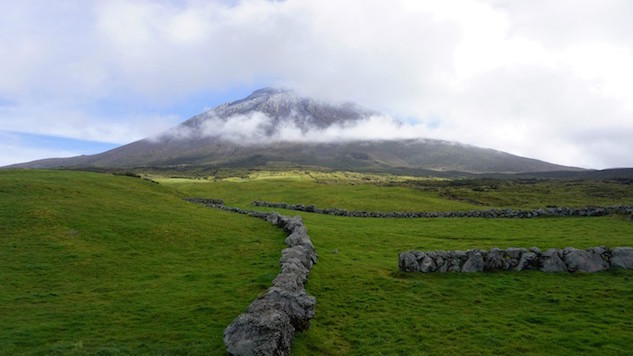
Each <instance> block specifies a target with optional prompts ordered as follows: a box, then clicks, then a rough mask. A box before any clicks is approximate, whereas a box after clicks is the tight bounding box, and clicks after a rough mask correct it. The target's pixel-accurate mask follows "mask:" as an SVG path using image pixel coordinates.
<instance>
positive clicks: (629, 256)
mask: <svg viewBox="0 0 633 356" xmlns="http://www.w3.org/2000/svg"><path fill="white" fill-rule="evenodd" d="M610 262H611V268H624V269H633V247H617V248H614V249H613V250H612V251H611V260H610Z"/></svg>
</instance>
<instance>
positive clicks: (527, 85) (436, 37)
mask: <svg viewBox="0 0 633 356" xmlns="http://www.w3.org/2000/svg"><path fill="white" fill-rule="evenodd" d="M2 9H3V11H2V12H0V33H3V34H5V35H4V36H2V38H1V39H0V73H1V75H2V78H3V79H2V81H0V130H5V131H12V132H28V133H39V134H48V135H57V136H64V137H72V138H77V139H84V140H101V141H108V142H118V143H125V142H129V141H132V140H135V139H139V138H141V137H145V136H150V135H154V134H156V133H157V132H160V131H163V130H165V129H167V128H168V127H171V126H175V125H176V124H178V123H179V122H180V121H184V120H186V119H188V115H193V114H194V113H195V112H193V113H192V112H191V110H190V109H188V110H184V109H182V108H183V107H188V108H190V107H193V106H195V105H197V107H199V109H200V110H199V111H202V109H203V108H204V107H210V106H215V105H217V104H219V103H220V102H221V101H229V100H235V99H238V98H239V97H241V96H237V97H236V96H233V97H229V96H228V94H233V92H232V91H231V90H229V89H227V88H234V89H235V92H242V93H244V92H245V91H250V90H251V89H256V87H259V86H285V87H292V88H296V89H298V90H300V91H302V92H303V93H305V94H307V95H312V96H317V97H321V98H324V99H336V100H351V101H356V102H358V103H359V104H362V105H364V106H366V107H369V108H373V109H376V110H380V111H383V112H385V113H386V114H387V115H390V116H393V117H397V118H400V119H404V120H405V121H407V122H410V123H411V124H410V125H412V127H409V130H410V131H411V132H416V133H419V134H420V135H425V137H430V138H440V139H446V140H454V141H460V142H465V143H469V144H474V145H480V146H484V147H491V148H495V149H499V150H504V151H508V152H511V153H514V154H519V155H524V156H529V157H534V158H539V159H543V160H547V161H552V162H555V163H560V164H568V165H579V166H585V167H594V168H603V167H612V166H633V156H631V155H630V154H629V152H632V151H633V140H631V139H630V137H633V120H631V117H633V66H631V63H633V42H631V40H630V39H631V38H633V3H631V2H630V1H628V0H604V1H593V0H578V1H573V2H570V1H566V0H534V1H521V2H518V1H509V0H447V1H434V2H430V1H416V0H349V1H344V2H341V1H334V0H324V1H309V0H288V1H265V0H243V1H194V0H191V1H183V2H173V1H167V0H164V1H150V0H136V1H123V0H113V1H97V0H92V1H90V0H89V1H84V0H82V1H79V0H77V1H65V2H63V3H61V4H60V3H58V2H55V3H53V2H41V1H29V0H26V1H14V2H7V3H5V4H3V6H2ZM60 19H63V20H60ZM220 93H221V94H222V95H225V96H224V97H221V96H222V95H220ZM244 94H246V93H244ZM210 98H211V99H210ZM416 121H417V122H418V125H419V126H418V125H415V124H413V123H414V122H416ZM247 124H248V122H245V123H244V125H247ZM375 129H376V131H375V132H371V133H367V134H368V135H380V134H381V133H382V132H389V130H383V131H380V125H376V128H375ZM227 130H228V129H227ZM343 132H345V131H343ZM322 134H326V133H322ZM288 135H290V133H288Z"/></svg>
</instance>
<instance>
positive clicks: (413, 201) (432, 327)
mask: <svg viewBox="0 0 633 356" xmlns="http://www.w3.org/2000/svg"><path fill="white" fill-rule="evenodd" d="M164 182H165V183H167V184H168V185H170V186H173V187H175V188H177V189H178V190H180V191H182V192H185V193H186V194H188V195H197V196H210V197H219V198H222V199H225V201H226V202H227V203H229V204H238V205H244V206H246V205H248V202H250V200H255V199H261V200H273V201H285V202H289V203H294V202H297V203H304V204H311V203H315V204H317V206H325V207H327V206H337V207H346V208H348V209H362V210H442V209H447V210H452V209H455V210H457V209H459V208H461V207H463V205H461V204H464V203H463V202H460V201H456V200H448V199H443V200H442V201H441V203H440V204H438V205H434V204H433V200H425V199H424V198H427V197H432V199H440V200H441V199H442V198H441V196H440V195H439V194H438V192H439V193H441V189H439V190H435V188H433V187H431V188H432V189H428V188H429V186H430V185H432V184H435V183H434V182H430V183H431V184H427V182H422V183H419V184H425V185H427V186H426V187H425V188H424V189H421V188H420V187H416V186H413V187H412V186H405V187H400V186H396V187H392V186H382V185H380V184H372V183H369V184H360V185H359V184H354V185H351V184H349V183H346V182H345V181H341V182H328V183H327V184H323V183H318V182H315V181H310V180H306V179H304V178H297V179H291V178H287V179H283V178H279V177H277V178H276V179H265V178H258V179H241V180H229V181H227V180H224V181H219V182H214V183H208V182H207V183H192V182H191V181H179V182H176V181H164ZM566 184H567V183H565V182H557V181H553V182H552V181H550V182H539V183H538V184H537V190H536V191H535V192H534V193H530V191H529V187H530V186H529V185H521V186H519V188H517V190H515V191H513V190H512V189H511V187H512V185H510V184H509V185H508V186H504V187H503V188H498V187H497V188H496V189H493V190H498V189H504V191H505V195H501V196H505V198H504V199H506V201H507V202H510V203H509V204H508V205H510V206H513V207H529V206H531V205H532V204H534V205H535V206H536V207H541V206H546V205H550V204H549V202H553V203H556V202H560V203H561V204H556V205H572V206H578V205H579V206H583V205H592V204H587V203H588V202H591V201H592V200H591V197H592V194H593V195H595V191H594V190H592V189H593V188H594V187H596V186H601V185H602V186H605V187H606V188H604V189H605V190H606V192H603V193H602V194H603V195H605V197H604V198H603V199H602V200H599V201H600V203H601V204H603V205H610V204H621V203H623V202H624V203H626V201H627V200H622V199H621V197H624V198H625V199H628V198H627V197H629V196H630V195H631V192H630V190H627V187H629V186H627V185H621V184H618V183H603V182H585V185H582V184H578V185H574V186H572V188H573V189H572V190H571V192H568V191H567V190H565V189H563V190H561V191H560V192H558V191H557V189H559V188H561V187H565V186H566ZM545 186H547V187H548V189H549V191H546V190H544V189H543V187H545ZM441 187H446V185H442V186H441ZM526 187H527V188H526ZM458 189H466V188H464V187H461V188H459V187H458ZM468 189H470V190H471V191H473V192H476V193H479V194H480V196H478V198H479V199H482V198H481V195H484V196H485V193H486V191H485V190H482V191H478V190H479V189H478V188H476V190H472V188H468ZM495 194H496V193H495ZM610 195H612V196H614V197H615V198H614V199H611V200H610V198H608V196H610ZM496 196H499V195H498V194H496ZM526 197H527V198H526ZM469 198H471V197H470V196H469ZM572 199H574V200H573V201H572ZM482 200H483V199H482ZM493 202H494V199H489V200H488V203H486V204H491V205H492V206H495V205H494V204H492V203H493ZM574 202H575V204H569V203H574ZM505 205H506V204H505V203H499V204H498V206H505ZM552 205H553V204H552ZM596 205H597V204H596ZM473 206H474V205H473ZM485 206H489V205H485ZM403 207H406V208H403ZM251 208H252V207H251ZM266 210H275V209H266ZM282 212H283V213H286V214H296V212H293V211H282ZM302 215H303V217H304V220H305V222H306V224H307V226H308V229H309V234H310V236H311V238H312V240H313V242H314V244H315V246H316V248H317V251H318V253H319V256H320V260H319V263H318V264H317V265H316V266H315V268H314V269H313V270H312V271H311V273H310V277H309V283H308V286H307V288H308V292H309V293H311V294H312V295H314V296H316V298H317V310H316V316H315V318H314V319H313V322H312V327H311V328H310V330H309V331H308V332H306V333H301V334H298V335H297V338H296V341H295V343H294V346H293V347H294V350H295V353H296V354H358V355H364V354H425V353H428V354H445V353H453V354H516V353H531V354H552V353H555V354H569V355H572V354H579V353H589V354H604V353H609V354H628V353H629V352H630V351H629V349H630V344H631V342H633V328H632V327H633V322H632V320H633V297H632V296H633V272H632V271H619V272H618V271H615V272H614V271H610V272H605V273H598V274H574V275H572V274H560V275H559V274H545V273H541V272H529V271H528V272H500V273H490V274H473V275H462V274H430V275H422V274H402V273H400V272H398V271H397V254H398V252H400V251H404V250H410V249H418V250H435V249H444V250H449V249H469V248H482V249H486V248H490V247H500V248H506V247H531V246H537V247H540V248H549V247H566V246H574V247H578V248H586V247H591V246H597V245H607V246H621V245H625V246H633V223H631V222H630V221H628V220H627V218H626V217H623V216H613V217H600V218H542V219H496V220H495V219H362V218H343V217H332V216H325V215H319V214H310V213H303V214H302ZM333 251H338V253H334V252H333Z"/></svg>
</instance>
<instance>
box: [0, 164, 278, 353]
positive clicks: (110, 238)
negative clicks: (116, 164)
mask: <svg viewBox="0 0 633 356" xmlns="http://www.w3.org/2000/svg"><path fill="white" fill-rule="evenodd" d="M283 237H284V235H283V233H282V232H281V231H279V230H278V229H276V228H274V227H272V226H271V225H269V224H267V223H265V222H263V221H260V220H257V219H253V218H249V217H244V216H238V215H234V214H229V213H225V212H220V211H214V210H210V209H206V208H203V207H199V206H195V205H192V204H189V203H186V202H184V201H182V200H181V196H179V195H178V194H176V193H175V192H174V191H173V190H171V189H169V188H166V187H163V186H160V185H156V184H153V183H151V182H148V181H144V180H140V179H134V178H128V177H115V176H108V175H101V174H91V173H77V172H46V171H2V172H0V315H2V317H0V354H16V353H35V354H40V353H41V354H50V353H54V352H64V353H79V354H81V353H86V354H94V353H98V352H105V353H114V354H116V353H119V352H123V353H126V352H133V353H152V354H159V353H185V352H186V353H194V354H198V353H199V354H208V353H222V350H223V343H222V331H223V329H224V328H225V327H226V326H227V325H228V324H229V323H230V322H231V320H233V318H235V317H236V316H237V315H238V314H240V313H241V312H242V311H243V310H244V309H245V308H246V306H247V305H248V304H249V303H250V302H251V301H252V300H253V299H254V298H255V296H256V295H257V294H258V293H259V292H261V291H263V290H264V289H265V288H267V287H268V286H269V285H270V282H271V280H272V278H274V276H275V275H276V273H277V272H278V265H277V261H278V258H279V251H280V249H282V248H283Z"/></svg>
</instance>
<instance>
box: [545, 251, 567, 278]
mask: <svg viewBox="0 0 633 356" xmlns="http://www.w3.org/2000/svg"><path fill="white" fill-rule="evenodd" d="M541 271H543V272H551V273H557V272H567V265H566V264H565V262H563V260H561V259H560V250H558V249H556V248H550V249H549V250H547V251H545V252H543V254H542V255H541Z"/></svg>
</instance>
